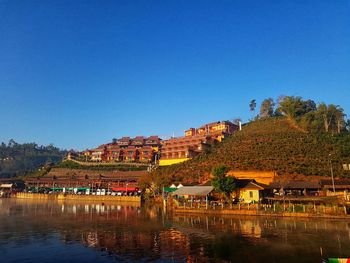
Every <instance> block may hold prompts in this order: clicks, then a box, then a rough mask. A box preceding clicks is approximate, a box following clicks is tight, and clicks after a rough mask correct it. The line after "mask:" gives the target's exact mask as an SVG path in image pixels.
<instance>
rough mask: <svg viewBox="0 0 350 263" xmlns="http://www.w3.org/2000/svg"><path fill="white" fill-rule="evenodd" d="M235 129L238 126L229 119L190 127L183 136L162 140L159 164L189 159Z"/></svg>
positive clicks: (237, 128) (164, 164)
mask: <svg viewBox="0 0 350 263" xmlns="http://www.w3.org/2000/svg"><path fill="white" fill-rule="evenodd" d="M237 130H239V126H238V125H235V124H233V123H232V122H230V121H219V122H213V123H208V124H205V125H203V126H201V127H199V128H197V129H195V128H190V129H188V130H186V131H185V136H183V137H177V138H171V139H169V140H165V141H163V142H162V148H161V158H160V161H159V165H160V166H166V165H171V164H176V163H180V162H184V161H186V160H189V159H190V158H193V157H194V156H196V155H197V154H199V153H200V152H203V151H204V150H205V149H206V148H209V147H210V145H211V143H212V142H214V141H219V142H221V141H222V139H223V138H225V137H226V136H228V135H230V134H232V133H234V132H235V131H237Z"/></svg>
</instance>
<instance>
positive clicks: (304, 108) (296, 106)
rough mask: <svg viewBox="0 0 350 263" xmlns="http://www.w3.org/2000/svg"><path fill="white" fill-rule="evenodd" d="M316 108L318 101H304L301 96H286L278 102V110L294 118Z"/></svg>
mask: <svg viewBox="0 0 350 263" xmlns="http://www.w3.org/2000/svg"><path fill="white" fill-rule="evenodd" d="M315 110H316V103H315V102H314V101H313V100H307V101H304V100H303V99H302V98H301V97H299V96H296V97H295V96H285V97H283V98H282V99H281V100H280V101H279V104H278V111H279V112H281V113H282V114H283V115H285V116H287V118H289V119H293V120H295V119H297V118H300V117H301V116H303V115H305V114H307V113H308V112H311V111H315Z"/></svg>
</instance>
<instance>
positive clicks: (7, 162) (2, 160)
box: [0, 140, 67, 178]
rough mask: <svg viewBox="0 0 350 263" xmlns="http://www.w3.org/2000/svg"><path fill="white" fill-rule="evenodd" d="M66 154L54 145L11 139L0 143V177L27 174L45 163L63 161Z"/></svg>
mask: <svg viewBox="0 0 350 263" xmlns="http://www.w3.org/2000/svg"><path fill="white" fill-rule="evenodd" d="M66 154H67V153H66V151H62V150H60V149H58V148H56V147H54V146H52V145H48V146H39V145H37V144H35V143H24V144H19V143H16V142H15V141H14V140H10V141H9V143H8V144H5V143H2V144H1V145H0V178H5V177H14V176H22V175H27V174H28V173H31V172H33V171H36V170H37V169H38V168H41V167H42V166H44V165H48V164H51V163H57V162H59V161H61V160H62V159H63V157H64V156H65V155H66Z"/></svg>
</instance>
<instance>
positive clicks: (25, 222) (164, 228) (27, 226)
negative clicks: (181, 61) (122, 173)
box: [0, 199, 350, 263]
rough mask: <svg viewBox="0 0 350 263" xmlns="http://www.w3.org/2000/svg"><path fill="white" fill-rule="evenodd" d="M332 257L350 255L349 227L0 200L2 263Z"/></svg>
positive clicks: (115, 206) (326, 222)
mask: <svg viewBox="0 0 350 263" xmlns="http://www.w3.org/2000/svg"><path fill="white" fill-rule="evenodd" d="M321 253H322V255H323V256H321ZM331 256H333V257H334V256H336V257H349V256H350V221H345V220H307V219H281V218H263V217H218V216H217V217H212V216H211V217H210V216H187V215H186V216H182V215H171V214H166V213H164V211H163V210H162V209H161V208H157V207H137V206H132V205H128V204H126V205H125V204H109V203H105V204H101V203H91V202H90V203H82V202H78V203H77V202H64V203H63V202H62V203H59V202H47V201H32V200H16V199H0V262H2V263H5V262H16V263H17V262H321V258H326V257H331Z"/></svg>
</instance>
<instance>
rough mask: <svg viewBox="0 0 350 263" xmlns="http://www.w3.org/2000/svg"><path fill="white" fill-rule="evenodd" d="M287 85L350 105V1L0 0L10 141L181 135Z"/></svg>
mask: <svg viewBox="0 0 350 263" xmlns="http://www.w3.org/2000/svg"><path fill="white" fill-rule="evenodd" d="M280 95H298V96H302V97H304V98H311V99H314V100H315V101H316V102H326V103H335V104H339V105H340V106H342V107H343V108H344V109H345V112H346V113H347V114H350V1H345V0H344V1H341V0H339V1H335V0H329V1H322V0H317V1H314V0H304V1H303V0H296V1H292V0H290V1H283V0H280V1H278V0H270V1H269V0H266V1H260V0H257V1H250V0H242V1H231V0H230V1H228V0H227V1H225V0H215V1H214V0H213V1H205V0H201V1H190V0H185V1H181V0H177V1H152V0H149V1H132V0H125V1H97V0H96V1H87V0H84V1H83V0H81V1H79V0H76V1H64V0H60V1H50V0H45V1H38V0H33V1H30V0H21V1H17V0H8V1H5V0H0V100H1V104H0V109H1V114H0V123H1V124H0V141H8V140H9V139H11V138H13V139H15V140H16V141H18V142H33V141H35V142H37V143H39V144H49V143H53V144H54V145H56V146H58V147H62V148H68V149H70V148H74V149H85V148H89V147H95V146H97V145H99V144H102V143H105V142H108V141H110V140H111V139H112V138H118V137H121V136H136V135H146V136H147V135H153V134H157V135H160V136H171V135H172V134H173V133H175V135H181V134H182V132H183V130H185V129H187V128H189V127H192V126H194V127H196V126H199V125H201V124H203V123H206V122H212V121H217V120H227V119H233V118H237V117H240V118H242V119H243V120H244V121H247V120H248V119H249V118H250V117H251V113H250V112H249V106H248V105H249V101H250V100H251V99H256V100H257V102H258V103H260V102H261V101H262V100H263V99H264V98H267V97H273V98H277V97H278V96H280Z"/></svg>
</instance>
